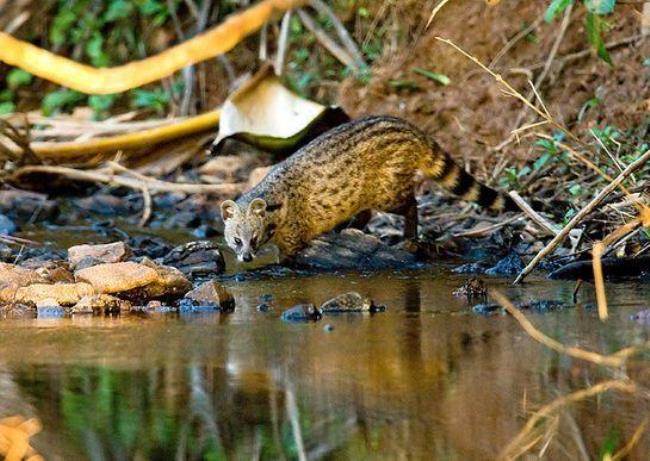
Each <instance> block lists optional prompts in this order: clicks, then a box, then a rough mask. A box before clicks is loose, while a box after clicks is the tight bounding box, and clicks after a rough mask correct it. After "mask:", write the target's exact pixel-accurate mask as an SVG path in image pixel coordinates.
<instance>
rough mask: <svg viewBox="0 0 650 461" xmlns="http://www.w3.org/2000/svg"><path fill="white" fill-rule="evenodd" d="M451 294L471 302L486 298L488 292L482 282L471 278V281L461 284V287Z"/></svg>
mask: <svg viewBox="0 0 650 461" xmlns="http://www.w3.org/2000/svg"><path fill="white" fill-rule="evenodd" d="M452 294H453V295H454V296H462V297H465V298H467V299H468V300H471V299H474V298H485V297H487V294H488V290H487V287H486V286H485V282H483V280H481V279H477V278H476V277H472V278H471V279H469V280H467V281H466V282H465V283H463V286H461V287H460V288H457V289H456V290H454V291H453V293H452Z"/></svg>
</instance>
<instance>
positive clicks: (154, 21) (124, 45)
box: [0, 0, 227, 118]
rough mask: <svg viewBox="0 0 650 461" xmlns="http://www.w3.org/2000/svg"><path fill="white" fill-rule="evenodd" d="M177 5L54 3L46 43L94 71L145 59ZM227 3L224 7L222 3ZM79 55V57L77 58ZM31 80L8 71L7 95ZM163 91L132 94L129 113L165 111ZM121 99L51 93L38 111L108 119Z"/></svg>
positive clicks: (158, 0) (94, 0)
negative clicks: (84, 107) (80, 108)
mask: <svg viewBox="0 0 650 461" xmlns="http://www.w3.org/2000/svg"><path fill="white" fill-rule="evenodd" d="M181 3H182V1H181V0H173V1H172V2H168V1H167V0H57V1H56V2H55V6H54V15H53V16H52V17H51V20H50V22H49V24H48V25H47V26H48V37H49V40H50V42H51V44H52V45H54V46H55V47H56V51H57V53H60V54H64V55H65V54H68V55H71V56H72V57H73V58H74V59H76V60H81V61H87V62H89V63H90V64H91V65H93V66H94V67H108V66H114V65H118V64H121V63H123V62H127V61H130V60H132V59H134V58H141V57H144V56H145V55H147V54H148V53H147V51H146V44H147V41H148V38H149V37H150V36H151V33H152V32H153V30H154V29H155V28H158V27H161V26H163V25H164V24H165V23H166V22H167V21H168V19H169V17H170V10H169V7H170V5H171V6H172V7H174V8H180V7H181ZM224 3H227V2H224ZM76 55H78V56H76ZM32 80H33V77H32V75H31V74H29V73H27V72H25V71H23V70H20V69H13V70H11V71H10V72H9V73H8V74H7V77H6V85H7V88H8V89H9V90H11V91H13V90H15V89H16V88H18V87H21V86H25V85H29V84H31V83H32ZM168 93H169V92H166V91H164V90H162V89H161V88H154V89H146V90H145V89H141V90H137V91H135V92H132V93H131V101H132V107H135V108H148V109H152V110H155V111H156V112H162V111H164V110H165V109H166V108H167V106H168V105H169V103H170V101H171V94H168ZM14 97H15V93H12V94H11V97H9V98H6V99H5V100H3V101H1V103H2V106H0V110H2V111H5V112H8V111H13V110H15V103H14ZM119 100H120V96H119V95H93V96H90V97H88V96H85V95H82V94H80V93H77V92H75V91H72V90H68V89H59V90H55V91H53V92H51V93H49V94H46V95H45V97H44V98H43V100H42V104H41V106H42V111H43V113H44V114H45V115H51V114H53V113H56V112H60V111H68V110H72V109H73V108H74V107H75V106H77V105H80V104H88V106H89V107H91V108H92V109H93V111H94V112H95V117H96V118H103V117H106V116H108V115H109V111H110V109H111V108H112V107H113V106H114V105H115V104H116V103H117V102H118V101H119Z"/></svg>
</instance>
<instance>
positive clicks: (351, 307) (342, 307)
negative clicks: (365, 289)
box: [320, 291, 386, 314]
mask: <svg viewBox="0 0 650 461" xmlns="http://www.w3.org/2000/svg"><path fill="white" fill-rule="evenodd" d="M320 310H321V312H322V313H323V314H330V313H342V312H371V313H375V312H383V311H385V310H386V307H385V306H376V305H375V303H374V302H373V301H372V300H371V299H370V298H368V297H364V296H361V295H360V294H359V293H357V292H356V291H350V292H348V293H343V294H342V295H338V296H336V297H335V298H332V299H330V300H328V301H325V302H324V303H323V304H322V305H321V306H320Z"/></svg>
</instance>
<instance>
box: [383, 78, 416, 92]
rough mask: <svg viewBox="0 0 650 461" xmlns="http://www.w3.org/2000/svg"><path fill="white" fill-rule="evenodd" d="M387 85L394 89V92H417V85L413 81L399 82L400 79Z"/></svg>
mask: <svg viewBox="0 0 650 461" xmlns="http://www.w3.org/2000/svg"><path fill="white" fill-rule="evenodd" d="M388 84H389V85H390V86H391V87H393V88H395V89H396V90H408V91H413V90H417V89H418V88H419V87H418V84H417V83H416V82H414V81H413V80H401V79H393V80H389V81H388Z"/></svg>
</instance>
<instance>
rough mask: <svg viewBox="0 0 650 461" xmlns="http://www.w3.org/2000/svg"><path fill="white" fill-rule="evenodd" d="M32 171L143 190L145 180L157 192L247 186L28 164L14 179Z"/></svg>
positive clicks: (220, 191)
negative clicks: (169, 179) (182, 181)
mask: <svg viewBox="0 0 650 461" xmlns="http://www.w3.org/2000/svg"><path fill="white" fill-rule="evenodd" d="M30 173H47V174H58V175H61V176H65V177H67V178H70V179H74V180H78V181H85V182H96V183H97V182H99V183H104V184H117V185H118V186H124V187H129V188H131V189H136V190H139V191H141V190H142V187H143V182H144V184H145V185H146V186H147V188H148V189H149V191H150V192H151V193H156V192H185V193H187V194H223V195H235V194H238V193H240V192H242V191H243V189H244V188H245V187H246V185H245V184H242V183H224V184H188V183H171V182H165V181H160V180H158V179H153V178H148V180H147V181H143V180H142V179H134V178H125V177H123V176H118V175H114V174H108V173H104V172H101V171H85V170H75V169H74V168H67V167H63V166H47V165H38V166H26V167H23V168H20V169H19V170H17V171H16V172H15V173H14V174H13V176H12V177H13V180H14V181H16V180H18V179H19V178H20V177H21V176H22V175H26V174H30Z"/></svg>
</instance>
